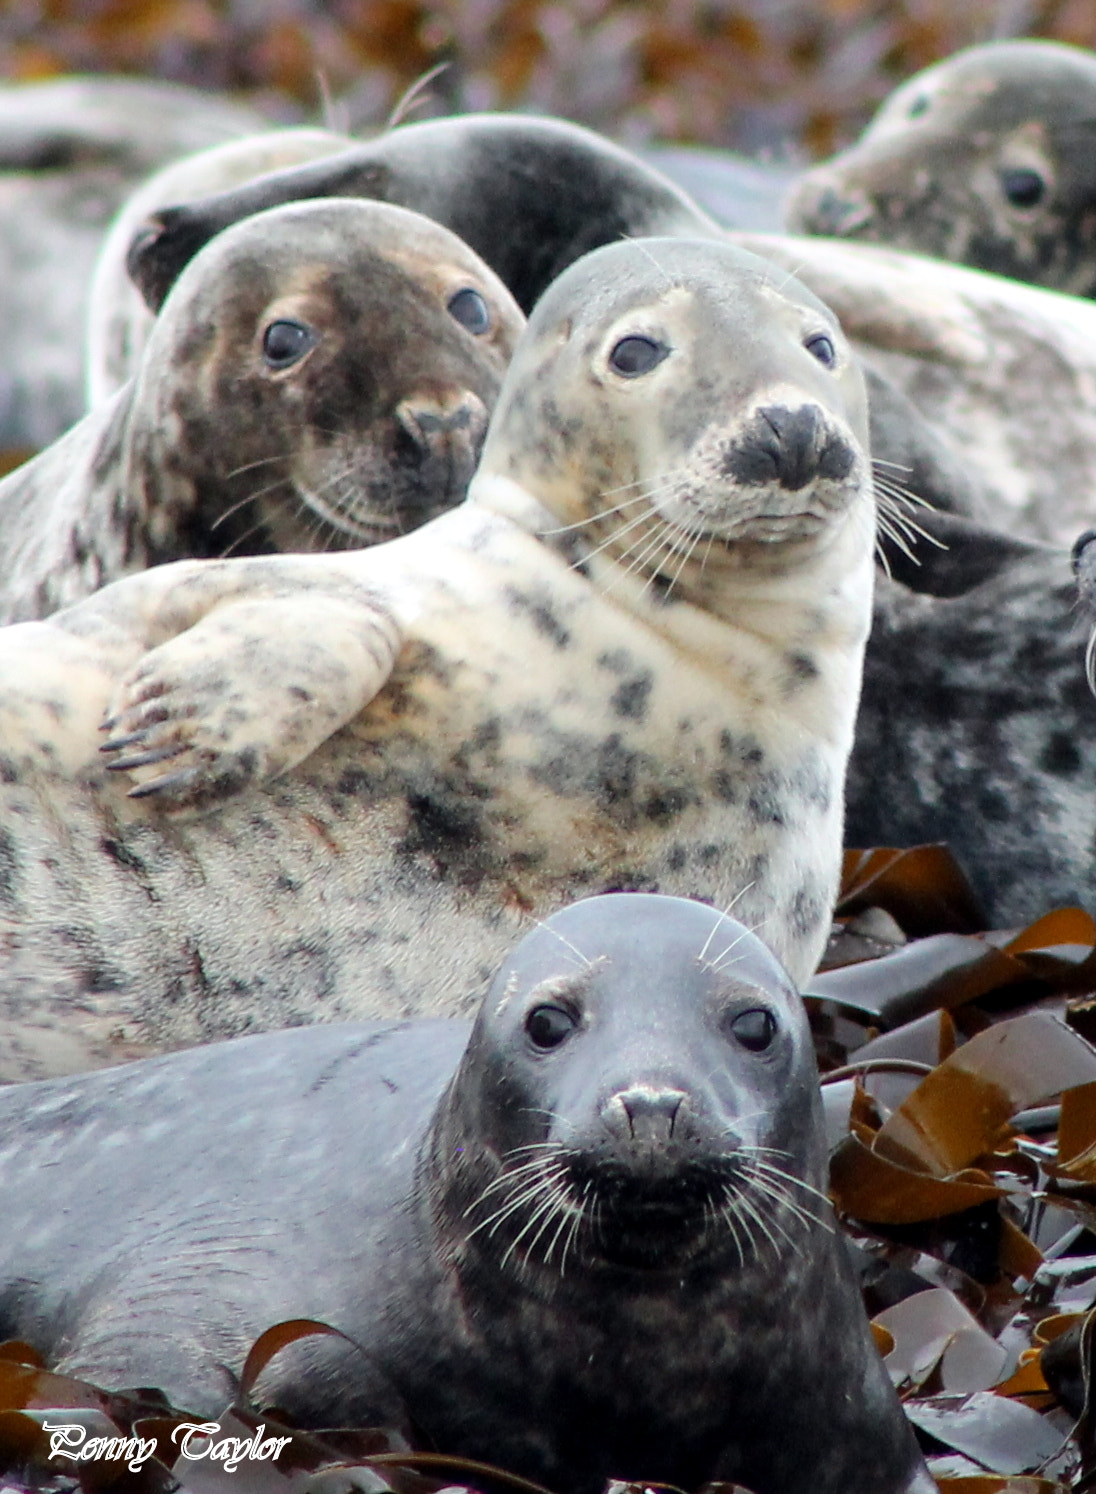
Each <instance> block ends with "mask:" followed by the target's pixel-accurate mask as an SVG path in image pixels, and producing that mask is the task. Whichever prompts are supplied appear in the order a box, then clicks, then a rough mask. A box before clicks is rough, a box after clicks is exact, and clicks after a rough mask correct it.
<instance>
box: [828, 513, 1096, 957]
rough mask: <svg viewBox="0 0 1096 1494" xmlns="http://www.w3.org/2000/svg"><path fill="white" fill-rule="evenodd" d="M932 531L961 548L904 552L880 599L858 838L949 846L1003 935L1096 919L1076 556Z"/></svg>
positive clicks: (1094, 783) (1088, 710) (869, 666)
mask: <svg viewBox="0 0 1096 1494" xmlns="http://www.w3.org/2000/svg"><path fill="white" fill-rule="evenodd" d="M923 522H924V523H925V524H926V526H927V527H928V528H930V529H931V531H932V532H933V534H934V535H935V536H936V538H937V539H938V540H940V541H942V542H943V543H944V544H945V545H946V546H947V548H946V549H938V548H935V547H933V546H930V545H919V546H918V547H917V555H918V558H919V559H920V562H921V563H920V564H919V565H915V564H912V563H911V562H910V561H909V559H908V557H905V556H903V555H902V554H901V553H900V552H899V551H892V555H891V560H892V567H893V569H894V571H895V576H894V579H892V580H888V579H887V578H885V577H881V578H879V581H878V584H877V587H876V600H875V611H874V621H873V625H872V633H871V639H870V642H869V646H868V651H867V655H866V658H865V662H864V688H863V695H862V698H861V706H860V714H859V716H858V718H857V726H856V741H855V744H854V747H853V752H852V756H851V759H850V763H849V777H848V782H847V785H846V806H847V808H846V825H845V835H846V841H847V843H848V844H850V845H858V846H863V845H893V846H904V845H920V844H924V843H926V842H932V841H946V842H947V843H948V844H949V845H950V846H951V848H952V850H953V851H954V853H955V855H956V856H957V858H958V860H959V863H960V865H961V866H962V867H963V869H964V871H965V872H966V874H967V877H968V879H969V880H970V882H971V883H972V885H973V887H974V889H975V891H976V893H977V894H978V897H979V900H980V902H981V904H982V907H983V909H984V911H985V914H986V918H987V926H988V927H990V928H1015V927H1022V926H1023V925H1025V924H1027V923H1030V922H1032V921H1033V920H1034V919H1036V918H1039V917H1041V916H1042V915H1043V914H1044V913H1046V912H1047V911H1048V910H1049V909H1051V908H1053V907H1062V906H1073V905H1077V904H1080V905H1081V906H1082V907H1085V908H1088V909H1089V910H1090V911H1096V860H1094V856H1093V849H1094V846H1096V699H1094V698H1093V696H1092V694H1091V692H1090V691H1089V689H1088V686H1087V684H1086V682H1085V642H1086V633H1087V626H1088V620H1089V618H1090V617H1091V615H1092V614H1091V613H1086V612H1085V611H1084V610H1083V609H1079V608H1078V599H1077V593H1076V590H1075V581H1074V575H1073V573H1072V569H1071V564H1070V553H1069V551H1068V550H1064V549H1059V548H1057V547H1052V546H1047V545H1040V544H1033V543H1030V542H1028V541H1025V540H1022V539H1019V538H1017V537H1015V536H1012V535H1006V534H1002V533H999V532H996V531H993V530H988V529H985V528H984V527H982V526H979V525H977V524H973V523H971V522H970V521H968V520H964V519H961V518H958V517H954V516H947V515H941V514H937V515H932V516H927V517H926V518H925V519H924V520H923ZM1089 548H1093V547H1082V548H1081V551H1080V554H1079V558H1078V561H1077V564H1078V566H1079V567H1080V569H1081V573H1082V576H1081V579H1082V581H1083V580H1084V573H1085V567H1086V557H1087V555H1088V552H1089ZM1093 558H1094V559H1096V550H1094V554H1093Z"/></svg>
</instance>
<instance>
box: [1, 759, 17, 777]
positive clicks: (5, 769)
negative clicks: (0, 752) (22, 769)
mask: <svg viewBox="0 0 1096 1494" xmlns="http://www.w3.org/2000/svg"><path fill="white" fill-rule="evenodd" d="M18 777H19V771H18V769H17V768H16V766H15V764H14V763H13V762H12V761H11V760H10V758H6V757H0V783H14V782H15V781H16V779H17V778H18Z"/></svg>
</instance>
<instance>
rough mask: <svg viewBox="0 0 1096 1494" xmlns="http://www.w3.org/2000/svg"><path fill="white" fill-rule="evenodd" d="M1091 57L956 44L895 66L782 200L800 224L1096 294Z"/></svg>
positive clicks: (1073, 50) (1062, 48) (1095, 85)
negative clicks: (862, 123) (915, 64)
mask: <svg viewBox="0 0 1096 1494" xmlns="http://www.w3.org/2000/svg"><path fill="white" fill-rule="evenodd" d="M1094 146H1096V57H1094V56H1093V54H1092V53H1091V52H1089V51H1086V50H1084V49H1083V48H1081V47H1071V46H1067V45H1065V44H1064V43H1061V42H1053V41H1033V40H1025V41H992V42H986V43H984V44H983V45H981V46H975V47H968V48H966V49H964V50H963V51H961V52H957V53H956V54H955V55H954V56H952V57H948V58H946V59H945V60H944V61H943V62H938V63H936V64H935V65H934V66H933V67H930V68H927V69H926V70H925V71H924V72H921V73H918V74H917V75H916V76H915V77H913V78H910V79H908V80H907V81H906V82H905V83H903V85H902V86H901V87H900V88H899V89H897V90H896V92H895V93H894V94H892V95H891V97H890V98H889V99H888V100H887V101H886V102H885V103H884V104H883V106H882V108H881V109H880V110H879V113H878V114H877V115H876V117H875V119H874V120H873V121H872V123H871V124H870V125H869V127H868V129H867V130H866V131H865V133H864V134H863V136H862V137H861V139H860V140H859V141H858V142H857V143H856V144H855V145H853V146H852V147H850V149H848V150H846V151H842V152H841V153H840V154H839V155H837V156H835V157H833V159H832V160H829V161H826V162H823V163H822V164H821V165H819V166H817V167H815V168H814V169H813V170H811V171H809V172H807V173H806V174H805V175H804V176H803V177H802V178H801V179H800V181H799V183H798V184H797V185H796V187H795V188H794V189H793V191H792V193H791V195H790V197H789V200H788V204H787V220H788V223H789V226H790V227H792V228H793V229H795V230H797V231H799V232H803V233H818V234H832V235H838V236H841V237H849V238H857V239H870V240H874V241H876V242H879V243H886V244H891V245H893V246H894V247H896V248H899V249H908V250H914V251H916V252H918V253H922V254H931V255H934V256H937V257H938V258H941V259H949V260H957V261H959V262H961V263H963V264H967V265H973V266H975V267H977V268H978V269H982V270H992V271H994V272H995V273H996V274H999V275H1010V276H1013V277H1015V278H1016V279H1018V280H1029V281H1033V282H1034V283H1036V284H1037V285H1044V286H1050V287H1052V288H1054V289H1056V290H1062V291H1070V292H1072V293H1073V294H1075V295H1080V296H1096V167H1094V165H1093V162H1094V160H1096V152H1094Z"/></svg>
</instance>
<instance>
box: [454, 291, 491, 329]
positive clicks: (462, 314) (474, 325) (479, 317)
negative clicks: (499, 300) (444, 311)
mask: <svg viewBox="0 0 1096 1494" xmlns="http://www.w3.org/2000/svg"><path fill="white" fill-rule="evenodd" d="M448 309H449V315H450V316H451V317H452V318H453V319H454V321H458V322H460V324H461V326H462V327H467V329H468V331H469V332H474V333H475V334H476V336H477V337H478V336H479V335H480V334H481V333H483V332H486V331H487V329H488V328H489V327H490V325H491V313H490V312H489V311H488V310H487V302H486V301H485V300H484V299H483V297H482V296H481V295H480V293H479V291H478V290H473V289H472V287H471V286H470V285H469V286H465V288H464V290H459V291H457V293H456V295H453V296H450V297H449V308H448Z"/></svg>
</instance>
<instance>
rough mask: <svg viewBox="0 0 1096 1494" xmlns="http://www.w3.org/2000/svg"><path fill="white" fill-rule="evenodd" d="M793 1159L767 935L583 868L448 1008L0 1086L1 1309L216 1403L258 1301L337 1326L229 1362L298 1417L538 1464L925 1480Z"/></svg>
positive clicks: (789, 1025)
mask: <svg viewBox="0 0 1096 1494" xmlns="http://www.w3.org/2000/svg"><path fill="white" fill-rule="evenodd" d="M466 1039H467V1048H466V1049H465V1051H464V1052H463V1054H462V1048H464V1044H465V1041H466ZM120 1158H124V1164H123V1165H119V1159H120ZM108 1171H109V1175H110V1186H109V1187H104V1185H103V1179H104V1176H105V1175H106V1173H107V1172H108ZM824 1186H825V1145H824V1128H823V1124H822V1114H821V1104H820V1098H819V1091H818V1087H817V1075H816V1070H815V1066H814V1058H813V1053H812V1048H811V1042H810V1036H809V1032H808V1028H807V1022H806V1018H805V1015H804V1012H803V1008H802V1005H801V1003H800V1001H799V999H798V997H797V995H796V992H795V990H794V988H793V986H792V985H791V983H790V981H789V979H788V977H787V975H786V974H785V973H784V971H783V970H782V969H781V967H780V966H779V965H778V963H777V962H776V960H775V959H774V958H773V956H772V955H771V954H770V953H769V952H768V950H767V949H766V948H765V947H764V946H763V945H762V944H761V943H760V942H759V940H758V939H757V938H755V937H754V936H753V935H752V934H750V933H749V932H748V931H747V930H746V929H745V928H743V927H742V926H741V925H740V924H738V923H736V922H734V921H733V920H732V919H729V918H726V917H724V916H722V915H721V914H719V913H717V912H715V911H713V910H712V909H711V908H708V907H705V906H704V905H702V904H699V903H690V902H685V901H682V900H680V899H677V898H665V897H657V896H651V895H643V894H630V895H617V896H610V897H600V898H593V899H589V900H587V901H585V902H581V903H577V904H575V905H573V906H571V907H570V908H567V909H565V910H563V911H562V912H560V913H557V914H556V915H555V916H554V917H552V918H551V919H550V920H549V921H548V922H547V923H545V924H543V925H542V926H541V927H539V928H538V929H537V930H536V931H535V932H533V933H531V934H530V935H528V936H527V937H526V938H525V939H523V940H522V941H521V942H520V943H519V944H518V945H517V947H516V948H515V949H514V950H513V951H512V953H511V954H510V955H509V957H508V958H507V959H506V960H505V961H504V962H503V964H502V966H501V968H500V969H499V971H498V973H497V974H496V976H495V978H494V980H493V982H492V984H491V986H490V988H489V990H488V992H487V994H486V997H485V1000H484V1003H483V1006H482V1008H481V1010H480V1013H479V1016H478V1017H477V1019H476V1022H475V1026H474V1027H473V1028H472V1032H471V1036H470V1037H469V1036H468V1025H467V1024H466V1023H462V1022H451V1023H442V1022H433V1023H424V1024H416V1025H410V1024H405V1025H402V1026H400V1025H396V1026H389V1027H378V1026H369V1027H363V1026H357V1025H355V1026H338V1027H334V1028H329V1029H326V1030H325V1029H310V1030H304V1031H294V1032H283V1033H277V1034H272V1035H268V1036H263V1037H257V1038H246V1039H241V1040H239V1041H236V1042H233V1043H227V1044H218V1045H214V1046H213V1047H208V1048H199V1049H196V1050H194V1051H192V1052H189V1053H185V1054H176V1055H173V1056H171V1057H168V1058H162V1059H154V1060H148V1061H145V1062H143V1063H139V1064H134V1065H133V1066H131V1067H129V1068H122V1069H114V1070H110V1071H108V1072H105V1073H99V1074H91V1075H86V1076H83V1077H81V1078H77V1079H68V1080H57V1081H52V1082H49V1083H45V1084H39V1085H31V1086H24V1087H19V1088H15V1089H10V1090H7V1091H5V1092H4V1093H3V1094H0V1196H2V1197H3V1199H4V1224H5V1228H4V1231H3V1240H2V1243H0V1334H4V1333H6V1334H11V1335H13V1336H16V1337H19V1338H23V1339H29V1340H30V1341H32V1342H34V1343H35V1344H37V1345H38V1347H39V1348H40V1349H41V1350H42V1351H43V1352H44V1353H45V1354H46V1356H47V1358H48V1359H49V1360H50V1361H52V1362H53V1364H54V1365H55V1367H56V1368H58V1369H61V1370H63V1371H66V1372H68V1373H72V1374H77V1375H81V1376H85V1377H87V1378H90V1379H93V1380H96V1381H99V1382H100V1383H104V1382H105V1383H107V1384H113V1385H123V1384H124V1385H133V1384H145V1385H157V1386H160V1387H161V1388H163V1389H164V1390H165V1391H166V1392H167V1394H168V1395H169V1397H170V1398H171V1399H172V1401H173V1402H174V1403H175V1404H176V1405H179V1406H182V1407H185V1408H186V1409H188V1410H191V1411H194V1412H196V1413H198V1414H199V1415H201V1416H215V1415H216V1414H217V1413H218V1412H219V1411H221V1410H222V1409H223V1407H224V1405H225V1403H226V1401H227V1400H228V1399H229V1397H230V1396H231V1395H232V1393H233V1388H234V1384H235V1377H236V1376H237V1375H238V1373H239V1371H240V1369H241V1367H242V1364H243V1361H244V1357H245V1355H246V1353H247V1349H248V1347H249V1344H250V1342H251V1341H252V1340H253V1339H254V1338H255V1337H256V1336H257V1335H258V1334H259V1333H260V1332H262V1331H263V1330H264V1329H265V1328H267V1327H268V1326H270V1325H271V1324H273V1323H274V1322H277V1321H280V1320H283V1319H287V1318H296V1317H310V1318H319V1319H320V1320H322V1321H324V1322H327V1323H329V1324H331V1325H332V1326H335V1327H337V1328H339V1329H340V1330H341V1331H342V1332H343V1333H345V1334H347V1335H348V1336H349V1337H350V1338H351V1339H353V1340H354V1341H355V1342H356V1343H357V1344H358V1345H360V1346H361V1349H362V1352H361V1353H353V1352H352V1351H351V1350H350V1349H349V1347H348V1346H344V1348H343V1352H342V1354H341V1356H340V1355H337V1356H336V1358H335V1359H334V1361H333V1360H332V1358H331V1357H330V1355H329V1354H328V1353H325V1351H328V1350H330V1348H331V1347H332V1346H331V1343H330V1341H329V1340H323V1341H321V1342H320V1344H319V1351H318V1354H317V1355H316V1356H315V1357H310V1355H309V1353H308V1352H307V1350H305V1352H301V1353H298V1354H295V1355H294V1356H292V1357H293V1361H294V1362H293V1366H292V1368H288V1367H287V1366H285V1365H283V1364H282V1363H281V1362H280V1359H275V1360H274V1361H273V1364H272V1365H271V1367H270V1369H269V1371H268V1373H267V1376H266V1379H265V1381H264V1383H263V1385H262V1398H263V1400H264V1402H265V1403H266V1404H275V1405H278V1406H281V1407H283V1408H285V1409H287V1410H289V1411H290V1412H291V1413H292V1414H293V1415H294V1416H296V1417H299V1418H300V1419H302V1420H303V1421H304V1422H305V1423H306V1424H308V1425H313V1426H316V1425H319V1426H331V1425H346V1424H358V1425H371V1424H376V1422H377V1421H378V1420H382V1421H384V1420H391V1419H393V1418H395V1419H396V1420H397V1422H398V1424H399V1425H400V1427H401V1429H402V1430H403V1431H404V1432H405V1433H407V1434H409V1435H410V1437H411V1439H412V1441H413V1442H414V1443H415V1444H416V1445H418V1446H420V1447H421V1446H425V1447H428V1448H435V1449H437V1450H439V1451H441V1452H444V1453H449V1454H458V1455H463V1456H466V1457H472V1458H477V1459H481V1460H483V1461H487V1462H492V1463H495V1464H498V1465H501V1466H502V1467H504V1468H506V1469H509V1470H510V1471H512V1472H514V1473H518V1474H521V1475H523V1476H525V1477H527V1478H532V1479H536V1480H538V1481H539V1482H541V1483H543V1484H546V1485H548V1486H549V1487H550V1488H555V1489H564V1490H567V1491H569V1494H600V1490H601V1489H602V1487H603V1485H604V1483H605V1481H606V1479H609V1478H619V1479H626V1480H629V1481H636V1482H644V1483H646V1482H649V1481H654V1482H662V1483H670V1484H674V1485H676V1486H678V1487H680V1488H684V1489H692V1488H695V1487H696V1486H698V1485H700V1484H702V1483H704V1482H706V1481H708V1480H711V1479H725V1480H730V1481H738V1482H743V1483H746V1484H748V1485H749V1487H750V1488H751V1489H753V1490H755V1491H756V1494H899V1491H906V1494H913V1491H929V1490H931V1489H932V1487H933V1485H932V1482H931V1480H930V1479H929V1477H928V1474H927V1472H926V1471H925V1470H924V1468H923V1465H922V1464H921V1461H920V1458H919V1456H918V1454H917V1450H916V1447H915V1444H914V1441H913V1437H912V1434H911V1432H910V1429H909V1427H908V1425H907V1423H906V1422H905V1418H904V1417H903V1414H902V1411H901V1408H900V1406H899V1404H898V1401H897V1398H896V1396H895V1394H894V1391H893V1389H892V1387H891V1384H890V1380H889V1378H888V1376H887V1374H886V1371H885V1369H884V1368H883V1365H882V1363H881V1361H880V1359H879V1356H878V1353H877V1352H876V1349H875V1346H874V1344H873V1342H872V1338H871V1334H870V1332H869V1329H868V1323H867V1320H866V1317H865V1314H864V1310H863V1307H862V1305H861V1302H860V1299H859V1294H858V1292H857V1289H856V1286H855V1284H854V1281H853V1278H852V1273H851V1270H850V1268H849V1265H848V1263H847V1258H846V1256H845V1254H844V1250H843V1246H842V1242H841V1239H840V1236H839V1235H838V1234H837V1233H836V1232H835V1228H834V1224H833V1219H832V1215H831V1213H830V1208H829V1204H828V1201H827V1200H826V1196H825V1193H824V1192H823V1189H824Z"/></svg>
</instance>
